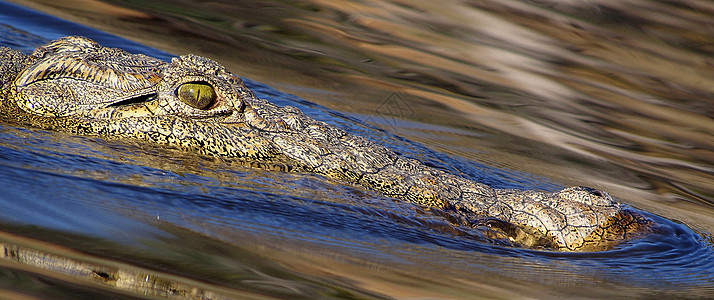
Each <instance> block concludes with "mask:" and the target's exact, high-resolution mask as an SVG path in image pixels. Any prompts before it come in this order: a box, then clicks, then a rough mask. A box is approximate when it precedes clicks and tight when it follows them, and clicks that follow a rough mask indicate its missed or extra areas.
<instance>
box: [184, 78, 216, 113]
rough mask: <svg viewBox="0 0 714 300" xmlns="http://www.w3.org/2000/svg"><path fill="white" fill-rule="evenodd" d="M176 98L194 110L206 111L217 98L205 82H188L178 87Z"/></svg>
mask: <svg viewBox="0 0 714 300" xmlns="http://www.w3.org/2000/svg"><path fill="white" fill-rule="evenodd" d="M176 96H178V97H179V99H181V101H183V103H186V104H188V105H190V106H191V107H193V108H195V109H201V110H207V109H210V108H211V107H213V106H214V105H215V104H216V100H217V99H218V96H217V95H216V91H214V90H213V87H212V86H211V85H210V84H208V83H206V82H188V83H184V84H182V85H181V86H179V88H178V90H176Z"/></svg>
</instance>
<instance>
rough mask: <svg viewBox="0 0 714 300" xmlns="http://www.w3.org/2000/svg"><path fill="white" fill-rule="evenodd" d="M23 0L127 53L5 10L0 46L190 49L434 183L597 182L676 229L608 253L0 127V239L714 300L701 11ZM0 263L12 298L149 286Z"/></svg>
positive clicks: (226, 286)
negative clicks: (430, 174)
mask: <svg viewBox="0 0 714 300" xmlns="http://www.w3.org/2000/svg"><path fill="white" fill-rule="evenodd" d="M23 3H24V4H26V5H28V6H30V7H33V8H35V9H38V10H43V11H47V12H50V13H52V14H55V15H57V16H60V17H62V18H66V19H69V20H72V21H75V22H82V23H85V24H86V25H90V26H93V27H95V28H98V29H101V30H104V31H106V32H109V33H114V34H118V35H121V36H123V37H126V38H129V39H132V40H135V41H137V42H141V43H136V42H130V41H129V40H126V39H124V38H120V37H117V36H114V35H110V34H107V33H103V32H99V31H96V30H93V29H90V28H88V27H84V26H81V25H77V24H75V23H69V22H65V21H62V20H60V19H56V18H54V17H50V16H48V15H44V14H34V13H32V12H29V11H26V10H23V9H21V8H19V7H17V6H12V5H9V4H5V3H0V5H2V9H0V11H2V13H0V42H1V43H2V45H5V46H11V47H14V48H17V49H21V50H22V51H25V52H29V51H31V49H33V48H34V47H36V46H38V45H41V44H42V43H44V42H46V41H48V40H51V39H54V38H57V37H59V36H64V35H71V34H79V35H85V36H88V37H90V38H93V39H95V40H97V41H99V42H100V43H102V44H103V45H105V46H111V47H121V48H124V49H127V50H128V51H131V52H134V53H145V54H148V55H151V56H155V57H159V58H162V59H169V58H170V57H171V56H172V55H171V54H168V53H174V54H182V53H188V52H193V53H196V54H202V55H205V56H209V57H211V58H214V59H216V60H218V61H220V62H221V63H223V64H225V65H226V66H228V67H229V69H231V70H233V71H234V72H236V73H238V74H240V75H241V76H244V77H246V78H247V83H248V85H249V87H250V88H251V89H253V90H254V91H255V92H256V94H257V95H258V96H259V97H263V98H266V99H269V100H271V101H272V102H275V103H277V104H279V105H292V106H296V107H298V108H299V109H300V110H302V111H303V112H305V113H307V114H308V115H310V116H312V117H314V118H316V119H319V120H322V121H325V122H328V123H331V124H333V125H335V126H339V127H341V128H343V129H345V130H347V131H349V132H351V133H354V134H358V135H362V136H366V137H368V138H370V139H372V140H375V141H377V142H379V143H381V144H384V145H387V146H388V147H390V148H392V149H394V150H396V151H399V152H401V153H403V154H405V155H408V156H411V157H415V158H418V159H420V160H423V161H428V162H429V163H431V164H433V165H435V166H438V167H441V168H444V169H447V170H449V171H450V172H453V173H457V174H460V175H462V176H465V177H468V178H470V179H473V180H477V181H480V182H485V183H487V184H489V185H492V186H493V187H496V188H521V189H541V190H548V191H552V190H557V189H559V188H561V187H562V186H566V185H576V184H577V185H588V186H592V187H596V188H600V189H604V190H607V191H609V192H610V193H611V194H613V195H614V196H615V197H616V198H618V200H619V201H621V202H623V203H626V204H628V205H631V206H633V207H636V208H638V209H641V210H645V211H648V212H651V213H654V214H656V215H659V216H661V217H662V218H659V217H656V218H658V222H659V223H661V224H666V225H667V228H668V230H667V232H666V233H665V234H661V235H653V236H650V237H648V238H645V239H640V240H636V241H632V242H630V243H627V244H625V245H622V246H621V247H619V248H618V249H615V250H613V251H606V252H602V253H552V252H545V251H534V250H527V249H518V248H513V247H509V246H508V245H504V244H500V243H497V242H496V243H494V242H493V241H487V240H484V239H483V238H481V235H480V233H479V232H478V230H473V229H464V228H458V227H454V226H453V225H451V224H449V223H448V222H447V221H446V220H445V219H444V218H443V217H441V216H439V215H436V214H434V213H432V212H429V211H428V210H425V209H423V208H419V207H416V206H413V205H410V204H407V203H402V202H398V201H394V200H392V199H388V198H385V197H383V196H380V195H378V194H376V193H373V192H370V191H367V190H364V189H361V188H359V187H355V186H351V185H344V184H340V183H338V182H334V181H330V180H326V179H324V178H322V177H319V176H314V175H310V174H284V173H276V172H269V171H263V170H254V169H245V168H243V167H241V166H238V165H235V164H232V163H231V162H230V161H223V160H216V159H211V158H205V157H198V156H195V155H192V154H190V153H180V152H175V151H172V150H168V149H156V148H154V147H152V146H151V145H144V144H137V143H133V142H128V141H114V140H106V139H102V138H97V137H77V136H71V135H66V134H60V133H54V132H47V131H40V130H34V129H27V128H18V127H16V126H12V125H9V124H2V126H1V127H0V164H2V171H1V172H0V186H3V190H2V191H3V195H2V196H0V207H2V210H1V211H0V224H2V231H3V232H5V233H4V234H3V235H2V236H0V238H1V239H2V242H3V243H5V245H19V246H17V247H25V248H28V249H39V250H41V251H45V252H47V253H54V254H56V255H62V256H63V257H69V258H71V259H72V260H73V261H77V262H79V261H81V262H86V263H91V264H93V266H94V268H95V269H96V268H109V266H111V268H115V269H117V270H118V269H121V270H131V272H129V273H132V274H151V276H155V277H156V278H162V280H166V281H167V282H174V285H173V286H174V287H186V288H185V289H191V288H192V289H195V290H200V291H202V293H203V294H202V295H204V296H207V297H208V296H215V297H234V298H247V297H257V298H262V297H277V298H307V299H313V298H392V297H394V298H408V297H435V298H459V299H463V298H473V297H491V298H523V297H535V298H559V297H579V298H617V297H621V298H626V297H643V298H644V297H654V296H666V297H674V296H677V297H711V296H712V295H714V285H713V284H712V282H714V251H713V250H712V246H711V240H710V233H711V232H714V209H713V208H712V203H714V201H713V195H714V190H713V189H712V184H711V183H712V182H714V181H713V180H712V179H713V177H714V176H713V175H714V168H713V167H712V160H714V155H712V144H713V143H714V138H713V137H712V135H711V132H712V129H714V122H713V121H712V117H711V116H712V115H714V109H713V107H714V106H713V105H712V100H711V99H712V92H713V91H712V87H714V85H713V84H712V82H711V80H712V79H711V78H714V77H712V76H711V75H713V74H711V73H712V71H711V65H712V62H713V60H712V56H711V54H712V51H714V48H713V47H711V45H714V44H712V43H711V42H712V41H711V37H712V36H714V34H713V32H711V28H714V27H711V22H712V21H710V20H714V19H712V18H711V14H712V12H714V10H712V8H710V7H708V6H707V4H706V3H704V2H702V3H699V2H690V3H689V6H685V5H679V6H674V5H672V6H668V5H667V4H662V3H657V2H649V1H640V2H637V3H623V4H618V5H614V4H607V3H598V2H589V4H588V5H580V4H571V3H560V2H547V1H526V2H515V1H514V2H497V3H491V2H482V1H479V2H446V3H442V4H439V5H435V4H431V2H428V1H410V2H400V1H394V2H387V1H367V2H360V3H356V2H349V1H329V2H328V1H325V2H321V1H314V2H294V3H292V4H285V3H279V2H269V1H260V2H251V3H249V4H246V3H241V4H235V3H233V2H228V1H226V2H223V1H214V2H209V3H206V2H198V1H196V2H193V1H181V2H175V1H167V2H165V3H164V2H162V1H140V2H136V3H134V2H131V1H126V2H117V3H115V4H107V3H104V2H92V1H87V2H82V5H77V3H76V2H73V1H59V2H58V1H54V2H43V1H32V2H23ZM108 3H109V2H108ZM114 5H116V6H114ZM120 6H121V8H119V7H120ZM144 45H148V46H152V47H154V48H149V47H147V46H144ZM155 48H158V49H162V50H164V51H166V52H163V51H160V50H156V49H155ZM294 95H298V96H294ZM65 248H68V249H69V250H68V249H65ZM13 249H14V248H13ZM18 249H20V248H18ZM23 249H24V248H23ZM43 253H44V252H43ZM0 266H2V267H3V268H2V269H1V270H2V272H0V287H1V288H2V289H3V292H2V293H4V294H5V295H16V294H22V295H30V296H37V297H48V296H51V297H53V298H75V297H78V296H81V297H85V298H92V297H96V296H98V294H99V295H100V296H104V297H106V296H117V297H142V295H152V294H151V293H152V291H154V290H147V289H145V290H141V289H138V290H129V289H127V290H124V291H122V290H121V289H113V288H105V287H102V285H101V284H98V283H96V282H92V281H91V280H84V279H74V280H70V279H67V278H66V277H62V275H57V274H56V273H53V272H50V271H48V270H44V271H38V270H37V269H32V268H27V269H23V268H22V267H18V265H17V264H15V263H10V262H4V261H3V263H2V265H0ZM100 266H101V267H100ZM115 269H112V270H115ZM127 272H128V271H127ZM110 273H111V272H110ZM107 274H109V273H107ZM112 274H113V273H112ZM100 277H101V276H100ZM147 278H148V277H147ZM162 282H163V281H162ZM19 283H21V284H19ZM176 290H180V288H176ZM0 295H3V294H0ZM154 295H157V296H160V294H154Z"/></svg>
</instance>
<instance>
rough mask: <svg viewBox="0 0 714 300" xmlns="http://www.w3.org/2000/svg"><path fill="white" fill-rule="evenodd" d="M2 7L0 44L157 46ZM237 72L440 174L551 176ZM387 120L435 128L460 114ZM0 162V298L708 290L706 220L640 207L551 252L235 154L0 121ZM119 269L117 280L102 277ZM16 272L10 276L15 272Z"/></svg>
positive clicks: (279, 100)
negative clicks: (584, 245) (700, 225)
mask: <svg viewBox="0 0 714 300" xmlns="http://www.w3.org/2000/svg"><path fill="white" fill-rule="evenodd" d="M0 11H2V13H0V45H2V46H10V47H13V48H17V49H21V50H22V51H24V52H29V51H31V49H33V48H34V47H36V46H37V45H40V44H42V43H44V42H46V41H47V40H49V39H52V38H56V37H58V36H63V35H67V34H69V33H71V34H81V35H85V36H88V37H91V38H93V39H95V40H98V41H99V42H100V43H102V44H103V45H105V46H112V47H121V48H125V49H127V50H128V51H132V52H139V53H144V54H147V55H151V56H155V57H159V58H162V59H168V58H169V57H171V55H169V54H166V53H164V52H161V51H159V50H155V49H152V48H148V47H145V46H142V45H140V44H136V43H132V42H129V41H127V40H124V39H121V38H118V37H115V36H112V35H109V34H106V33H102V32H98V31H95V30H92V29H88V28H86V27H83V26H80V25H76V24H73V23H67V22H65V21H62V20H60V19H56V18H54V17H50V16H47V15H42V14H37V13H34V12H31V11H27V10H25V9H23V8H20V7H17V6H14V5H10V4H6V3H0ZM246 82H247V84H248V85H249V87H250V88H251V89H252V90H253V91H254V92H255V93H256V94H257V95H259V96H260V97H262V98H266V99H269V100H270V101H272V102H274V103H276V104H279V105H292V106H296V107H297V108H299V109H300V110H301V111H303V112H305V113H306V114H308V115H310V116H312V117H314V118H316V119H319V120H322V121H325V122H328V123H330V124H333V125H335V126H339V127H341V128H343V129H345V130H347V131H348V132H350V133H353V134H357V135H361V136H365V137H367V138H369V139H372V140H374V141H376V142H378V143H380V144H384V145H387V146H388V147H390V148H392V149H393V150H395V151H397V152H400V153H402V154H403V155H406V156H410V157H414V158H417V159H419V160H422V161H425V162H427V163H429V164H430V165H433V166H435V167H437V168H442V169H445V170H448V171H449V172H451V173H456V174H460V175H462V176H464V177H467V178H469V179H472V180H475V181H479V182H484V183H486V184H489V185H491V186H493V187H496V188H519V189H541V190H549V191H552V190H556V189H558V188H560V185H559V184H557V183H553V182H551V181H550V180H548V179H546V178H543V177H541V176H537V175H533V174H530V173H526V172H521V171H515V170H510V169H506V168H498V167H494V166H493V165H490V164H481V163H476V162H474V161H472V160H469V159H465V158H461V157H457V156H453V155H446V154H443V153H441V152H439V151H434V150H431V149H429V148H427V147H424V146H422V145H420V144H417V143H414V142H411V141H410V140H408V139H405V138H403V137H400V136H397V135H395V134H392V133H390V132H387V131H384V130H382V129H379V128H377V127H375V126H373V125H370V124H367V123H365V122H363V121H361V120H360V119H364V118H362V117H364V115H362V114H361V113H362V112H354V113H340V112H336V111H333V110H330V109H327V108H325V107H323V106H321V105H318V104H314V103H312V102H309V101H306V100H303V99H301V98H299V97H296V96H293V95H291V94H287V93H283V92H280V91H277V90H275V89H272V88H271V87H269V86H267V85H265V84H262V83H259V82H257V81H252V80H246ZM366 118H367V119H368V118H370V117H369V116H367V117H366ZM371 121H372V122H371V123H375V124H377V125H380V124H382V125H384V124H383V123H380V121H379V120H378V119H371ZM392 121H394V123H391V124H390V125H396V126H404V127H413V128H419V130H422V132H433V133H434V134H435V135H438V134H440V133H442V132H454V131H458V130H461V129H459V128H456V129H455V128H446V127H440V126H439V125H428V124H424V123H420V122H417V121H407V120H402V119H399V120H390V122H392ZM0 169H1V171H0V186H3V189H2V195H0V207H2V210H0V224H2V225H0V229H1V230H2V231H3V232H5V233H1V234H0V240H2V242H3V246H4V247H5V252H4V256H0V266H2V268H0V271H1V272H0V287H2V289H4V290H3V291H0V296H2V295H15V294H14V293H18V294H19V295H31V296H37V297H47V296H48V295H51V296H53V297H54V298H73V297H75V296H77V295H82V297H84V298H91V297H97V296H99V297H106V296H111V297H124V296H126V297H133V296H136V297H141V296H147V295H150V296H167V295H170V294H173V295H183V296H187V295H192V296H195V297H198V296H203V297H206V298H222V297H229V298H230V297H237V298H252V297H255V298H262V297H276V298H285V297H291V298H295V297H302V298H308V299H310V298H316V297H320V298H380V297H417V296H419V297H430V296H431V297H441V296H443V297H452V298H464V297H469V296H473V295H490V296H494V297H499V298H512V297H524V296H526V295H530V296H533V295H540V296H542V297H546V298H547V297H564V296H576V297H594V298H607V297H622V298H626V297H631V296H638V297H645V296H651V295H665V296H670V297H673V296H679V297H707V296H711V295H712V294H713V293H714V287H713V286H712V282H714V249H713V248H712V242H711V240H709V239H710V237H709V235H708V234H706V233H705V234H699V233H697V232H694V231H693V230H692V229H690V228H689V227H688V226H686V225H683V224H679V223H677V222H672V221H670V220H667V219H665V218H661V217H658V216H654V215H652V216H651V217H652V218H653V219H655V220H656V222H657V223H658V224H659V227H658V228H657V233H656V234H652V235H648V236H646V237H644V238H640V239H637V240H633V241H630V242H628V243H626V244H623V245H620V246H619V247H618V248H617V249H614V250H611V251H604V252H598V253H557V252H548V251H536V250H529V249H518V248H514V247H509V246H508V243H507V242H505V241H492V240H488V239H486V238H485V237H484V233H483V232H482V231H481V229H478V228H476V229H474V228H463V227H459V226H456V225H454V224H451V223H449V222H448V221H447V218H445V217H444V216H443V215H442V214H440V213H439V212H435V211H430V210H428V209H424V208H419V207H416V206H414V205H410V204H407V203H402V202H398V201H394V200H392V199H388V198H385V197H383V196H380V195H379V194H376V193H374V192H371V191H367V190H364V189H362V188H359V187H355V186H351V185H345V184H340V183H337V182H333V181H329V180H326V179H324V178H322V177H319V176H314V175H310V174H286V173H276V172H270V171H264V170H255V169H246V168H243V167H241V166H236V165H235V164H232V163H231V161H224V160H219V159H212V158H211V159H209V158H205V157H197V156H194V155H192V154H190V153H180V152H176V151H172V150H170V149H154V148H152V147H151V146H150V145H144V144H135V143H131V142H123V141H110V140H105V139H101V138H95V137H78V136H69V135H65V134H61V133H52V132H46V131H39V130H33V129H25V128H16V127H13V126H9V125H2V126H0ZM8 249H9V250H8ZM122 274H123V275H122ZM122 276H124V277H122ZM24 278H29V279H24ZM122 278H127V279H126V280H124V279H122ZM142 278H144V279H145V280H144V282H148V281H149V280H148V279H149V278H151V280H152V284H151V285H147V284H144V283H141V279H142ZM122 280H124V281H126V282H130V283H131V284H128V283H127V284H126V285H120V284H118V282H120V281H122ZM20 281H22V282H25V283H23V284H20V285H16V284H15V283H16V282H20ZM28 282H35V283H28ZM38 282H39V283H38ZM548 295H549V296H548Z"/></svg>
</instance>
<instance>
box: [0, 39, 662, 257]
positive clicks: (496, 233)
mask: <svg viewBox="0 0 714 300" xmlns="http://www.w3.org/2000/svg"><path fill="white" fill-rule="evenodd" d="M0 59H2V62H1V63H0V72H1V74H2V75H0V76H2V77H0V80H2V81H0V83H1V84H2V90H1V92H0V116H1V117H2V118H3V119H5V120H6V121H9V122H14V123H20V124H25V125H29V126H34V127H39V128H45V129H53V130H61V131H68V132H72V133H74V134H87V135H102V136H107V137H113V138H128V139H138V140H144V141H148V142H152V143H156V144H161V145H167V146H170V147H175V148H180V149H184V150H186V151H193V152H197V153H200V154H203V155H212V156H222V157H232V158H235V159H237V160H240V161H243V162H245V163H247V164H250V165H254V166H259V167H266V168H274V169H279V170H284V171H302V172H313V173H317V174H321V175H324V176H327V177H330V178H334V179H338V180H343V181H346V182H351V183H356V184H360V185H362V186H365V187H367V188H370V189H373V190H376V191H379V192H381V193H383V194H384V195H386V196H390V197H394V198H399V199H404V200H408V201H410V202H413V203H416V204H419V205H423V206H428V207H435V208H439V209H443V210H446V211H454V212H456V213H458V214H460V215H462V216H464V217H465V219H467V220H469V223H470V225H472V226H478V225H486V226H489V227H491V228H492V229H493V231H492V234H493V237H497V238H507V239H509V240H511V241H512V242H514V243H517V244H520V245H523V246H526V247H536V246H538V247H543V246H545V247H551V248H553V249H557V250H562V251H583V250H588V251H589V250H604V249H609V248H611V247H613V246H614V245H616V244H617V243H619V242H621V241H624V240H626V239H627V238H629V237H631V236H634V235H638V234H642V233H644V232H647V231H648V230H649V228H650V227H651V221H650V220H649V219H648V218H646V217H644V216H643V215H641V214H640V213H638V212H636V211H634V210H631V209H628V208H624V207H623V206H621V205H620V204H619V203H617V202H615V201H614V200H613V199H612V198H611V197H610V196H609V195H608V194H607V193H605V192H602V191H598V190H594V189H591V188H586V187H573V188H567V189H564V190H561V191H559V192H556V193H546V192H540V191H518V190H498V189H492V188H491V187H489V186H487V185H485V184H482V183H478V182H474V181H470V180H467V179H464V178H461V177H459V176H455V175H452V174H449V173H446V172H444V171H441V170H438V169H434V168H432V167H429V166H426V165H424V164H422V163H421V162H419V161H417V160H414V159H410V158H405V157H401V156H399V155H398V154H396V153H394V152H393V151H391V150H389V149H387V148H386V147H383V146H381V145H377V144H375V143H373V142H370V141H368V140H366V139H364V138H362V137H358V136H354V135H351V134H348V133H346V132H344V131H343V130H341V129H338V128H335V127H333V126H330V125H327V124H325V123H323V122H319V121H316V120H313V119H312V118H310V117H308V116H306V115H304V114H302V113H301V112H300V111H298V110H297V109H296V108H293V107H289V106H286V107H278V106H275V105H273V104H272V103H269V102H267V101H265V100H263V99H258V98H256V97H255V95H254V94H253V93H252V92H251V91H250V90H248V88H246V86H245V85H244V84H243V82H242V80H241V79H240V78H238V77H237V76H235V75H233V74H231V73H230V72H229V71H227V70H226V69H225V68H224V67H223V66H221V65H219V64H218V63H216V62H214V61H212V60H210V59H207V58H204V57H200V56H195V55H186V56H181V57H179V58H174V59H173V60H172V61H171V63H165V62H163V61H159V60H157V59H154V58H151V57H148V56H144V55H137V54H129V53H126V52H124V51H122V50H119V49H113V48H104V47H101V46H99V45H98V44H96V43H95V42H93V41H91V40H88V39H86V38H82V37H66V38H62V39H59V40H56V41H54V42H51V43H49V44H47V45H45V46H42V47H39V48H37V49H36V50H35V51H34V52H33V54H32V55H29V56H25V55H23V54H20V53H18V52H16V51H14V50H11V49H9V48H1V49H0ZM191 89H192V90H193V91H194V93H193V94H191V93H188V94H186V93H187V92H186V91H187V90H191ZM197 95H198V96H197ZM182 99H183V100H182Z"/></svg>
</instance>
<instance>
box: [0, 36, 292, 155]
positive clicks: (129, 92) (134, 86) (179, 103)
mask: <svg viewBox="0 0 714 300" xmlns="http://www.w3.org/2000/svg"><path fill="white" fill-rule="evenodd" d="M31 61H32V62H33V63H31V64H30V65H29V66H27V67H26V68H25V69H24V70H22V71H21V72H20V73H19V74H18V76H17V77H16V79H15V80H14V85H12V87H11V91H10V92H9V96H8V97H7V99H8V100H9V101H14V104H15V105H16V108H17V109H16V110H15V111H14V112H12V113H4V115H5V117H7V116H8V115H11V116H14V117H15V119H16V121H21V122H24V123H28V125H32V126H39V127H45V128H50V129H55V130H63V131H70V132H74V133H79V134H100V135H106V136H112V137H130V138H138V139H144V140H148V141H151V142H156V143H159V144H168V145H171V146H173V147H179V148H184V149H188V150H191V151H196V152H199V153H202V154H211V155H220V156H231V157H242V158H251V159H275V158H276V156H279V155H280V153H279V152H280V151H278V150H276V149H273V148H272V147H271V143H269V142H267V141H265V140H264V139H265V138H266V136H267V135H266V134H265V133H266V132H271V131H295V130H299V126H297V125H299V124H300V122H299V120H298V119H299V115H301V114H299V112H298V111H297V110H296V109H294V108H280V107H277V106H275V105H272V104H271V103H269V102H267V101H264V100H262V99H258V98H256V97H255V95H254V94H253V93H252V92H251V91H250V90H249V89H248V88H247V87H246V86H245V84H244V82H243V81H242V80H241V79H240V78H239V77H238V76H235V75H234V74H232V73H231V72H229V71H227V70H226V69H225V68H224V67H223V66H222V65H220V64H218V63H217V62H215V61H213V60H210V59H208V58H205V57H200V56H195V55H185V56H180V57H176V58H173V59H172V60H171V62H170V63H166V62H163V61H161V60H158V59H155V58H152V57H148V56H145V55H141V54H130V53H127V52H125V51H123V50H120V49H115V48H105V47H102V46H100V45H99V44H97V43H96V42H94V41H91V40H89V39H86V38H83V37H65V38H61V39H59V40H56V41H53V42H51V43H49V44H47V45H45V46H42V47H39V48H37V49H36V50H35V51H34V52H33V53H32V55H31ZM8 100H6V101H8ZM5 104H6V105H4V106H5V110H7V106H8V105H7V104H8V103H5ZM236 131H238V132H236Z"/></svg>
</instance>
